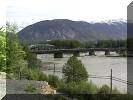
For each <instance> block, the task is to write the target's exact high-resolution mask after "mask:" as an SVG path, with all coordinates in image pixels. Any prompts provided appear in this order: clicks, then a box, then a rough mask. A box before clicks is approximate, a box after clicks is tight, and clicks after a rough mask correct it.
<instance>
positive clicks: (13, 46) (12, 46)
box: [6, 24, 26, 79]
mask: <svg viewBox="0 0 133 100" xmlns="http://www.w3.org/2000/svg"><path fill="white" fill-rule="evenodd" d="M12 27H13V26H12V25H11V24H10V25H9V24H8V27H7V30H6V31H7V32H6V33H7V38H6V44H7V45H6V56H7V63H6V65H7V66H6V72H7V73H8V74H10V75H13V78H17V79H18V78H20V74H21V72H22V70H23V69H25V67H26V61H25V60H24V57H25V52H24V51H23V50H22V47H21V45H20V43H19V40H18V38H17V34H16V31H15V28H14V27H13V28H12Z"/></svg>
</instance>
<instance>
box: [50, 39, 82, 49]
mask: <svg viewBox="0 0 133 100" xmlns="http://www.w3.org/2000/svg"><path fill="white" fill-rule="evenodd" d="M48 44H51V45H54V46H56V47H57V48H67V49H70V48H71V49H72V48H79V47H81V46H82V44H81V43H80V42H79V41H77V40H53V41H49V42H48Z"/></svg>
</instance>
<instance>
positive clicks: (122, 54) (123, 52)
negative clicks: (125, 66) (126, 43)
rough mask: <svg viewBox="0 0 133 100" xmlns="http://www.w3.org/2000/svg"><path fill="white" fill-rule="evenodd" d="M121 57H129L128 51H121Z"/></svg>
mask: <svg viewBox="0 0 133 100" xmlns="http://www.w3.org/2000/svg"><path fill="white" fill-rule="evenodd" d="M119 55H120V56H127V51H126V50H120V51H119Z"/></svg>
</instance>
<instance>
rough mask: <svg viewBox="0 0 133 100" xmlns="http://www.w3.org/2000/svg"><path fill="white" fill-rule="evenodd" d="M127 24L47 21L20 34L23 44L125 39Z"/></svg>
mask: <svg viewBox="0 0 133 100" xmlns="http://www.w3.org/2000/svg"><path fill="white" fill-rule="evenodd" d="M126 33H127V29H126V22H123V21H111V22H101V23H100V22H99V23H88V22H84V21H71V20H68V19H55V20H45V21H41V22H37V23H35V24H32V25H29V26H27V27H26V28H24V29H22V30H21V31H20V32H19V33H18V36H19V39H20V40H21V41H23V42H39V41H46V40H56V39H75V40H80V41H90V40H103V39H114V40H116V39H124V38H126Z"/></svg>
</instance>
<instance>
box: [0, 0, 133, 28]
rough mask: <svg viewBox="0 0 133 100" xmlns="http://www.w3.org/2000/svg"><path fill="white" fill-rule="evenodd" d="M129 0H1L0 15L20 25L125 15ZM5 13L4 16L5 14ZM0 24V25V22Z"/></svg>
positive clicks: (94, 19)
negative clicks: (53, 20)
mask: <svg viewBox="0 0 133 100" xmlns="http://www.w3.org/2000/svg"><path fill="white" fill-rule="evenodd" d="M131 1H132V0H0V2H2V3H0V19H3V20H2V21H1V22H0V23H1V24H3V23H4V21H5V20H6V21H8V22H15V23H16V24H17V25H18V26H19V27H25V26H27V25H29V24H32V23H35V22H38V21H42V20H52V19H70V20H80V21H81V20H82V21H87V22H92V21H93V22H97V21H105V20H118V19H125V20H126V19H127V17H126V16H127V5H128V4H129V3H130V2H131ZM5 16H6V17H5ZM1 24H0V25H1Z"/></svg>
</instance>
